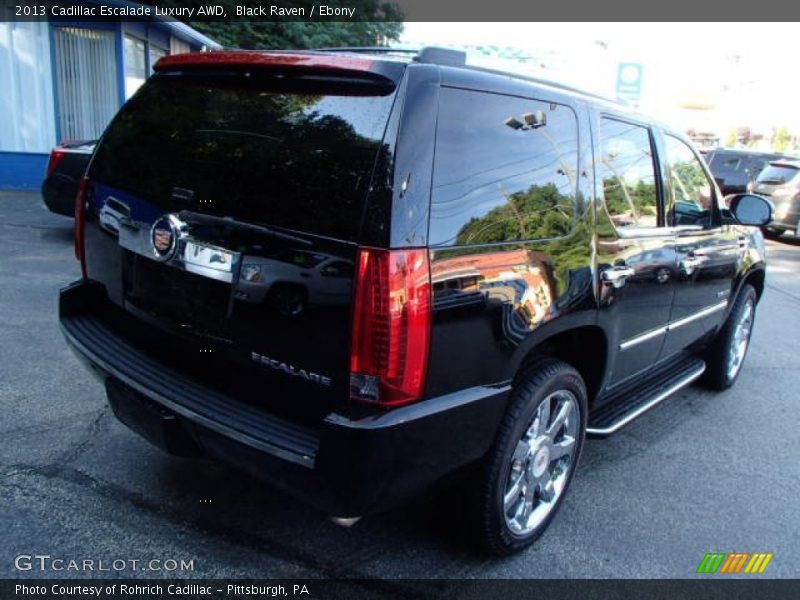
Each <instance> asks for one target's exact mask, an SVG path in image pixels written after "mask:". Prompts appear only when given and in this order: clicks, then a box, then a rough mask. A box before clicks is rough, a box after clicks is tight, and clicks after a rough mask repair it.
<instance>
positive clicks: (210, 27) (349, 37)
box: [149, 0, 403, 50]
mask: <svg viewBox="0 0 800 600" xmlns="http://www.w3.org/2000/svg"><path fill="white" fill-rule="evenodd" d="M149 4H153V5H158V6H175V7H191V8H195V9H197V8H198V7H200V6H205V5H207V4H208V2H206V1H205V0H189V1H188V2H187V1H186V0H159V1H157V2H149ZM215 4H218V5H221V6H223V7H225V9H226V11H227V14H228V17H229V19H230V18H231V16H232V15H235V14H236V6H237V5H239V6H247V7H258V6H263V3H261V2H256V1H253V0H218V1H217V2H216V3H215ZM311 4H312V3H311V2H307V1H298V0H287V1H286V2H282V3H281V7H283V8H292V7H304V8H305V9H306V14H309V10H310V7H311ZM325 4H326V5H327V6H330V7H334V8H335V7H339V6H347V7H348V8H354V9H355V11H356V12H355V17H356V18H357V19H359V20H358V21H312V20H308V19H307V18H306V19H305V20H298V21H275V22H273V21H233V20H226V21H202V20H196V19H195V20H190V21H186V22H187V23H188V24H189V25H191V26H192V27H194V28H195V29H197V30H198V31H200V32H201V33H204V34H206V35H207V36H209V37H211V38H213V39H214V40H216V41H217V42H219V43H220V44H222V45H223V46H225V47H230V48H243V49H248V50H269V49H289V48H291V49H297V50H302V49H308V48H326V47H336V46H384V45H387V44H388V43H389V42H392V41H397V40H398V39H399V38H400V34H401V33H402V32H403V24H402V20H403V13H402V11H401V10H400V9H399V8H398V7H397V6H396V5H395V4H393V3H391V2H386V1H382V0H326V2H325ZM195 12H196V11H195ZM233 18H235V17H233Z"/></svg>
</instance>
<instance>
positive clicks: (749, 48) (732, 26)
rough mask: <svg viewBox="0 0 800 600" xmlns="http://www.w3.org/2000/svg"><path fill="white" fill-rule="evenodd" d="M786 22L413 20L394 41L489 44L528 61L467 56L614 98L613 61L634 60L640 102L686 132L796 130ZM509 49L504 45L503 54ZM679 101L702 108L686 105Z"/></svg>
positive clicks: (799, 124) (792, 32)
mask: <svg viewBox="0 0 800 600" xmlns="http://www.w3.org/2000/svg"><path fill="white" fill-rule="evenodd" d="M797 38H798V31H797V25H796V24H793V23H419V22H409V23H406V24H405V31H404V33H403V36H402V38H401V42H400V45H405V46H409V47H418V46H420V45H441V46H453V47H459V46H489V45H495V46H500V47H503V48H506V47H508V48H513V49H515V50H518V51H522V54H523V55H526V54H527V55H529V56H530V60H528V61H527V63H526V64H523V63H519V62H508V61H501V60H498V59H491V58H485V57H483V56H482V55H481V54H480V53H478V52H472V51H471V52H470V53H469V56H468V61H469V62H471V63H473V64H481V65H484V66H490V67H495V68H501V69H507V70H512V69H516V70H519V71H521V72H527V73H529V74H535V75H539V76H541V77H544V78H547V79H552V80H555V81H561V82H563V83H567V84H569V85H572V86H574V87H578V88H581V89H585V90H587V91H591V92H595V93H599V94H602V95H605V96H610V97H614V96H615V93H616V82H617V67H618V65H619V64H620V63H638V64H641V65H642V79H641V81H642V92H641V100H640V105H639V108H640V109H641V110H642V111H644V112H647V113H650V114H653V115H654V116H656V117H658V118H661V119H664V120H665V121H668V122H671V123H673V124H674V125H675V126H678V127H682V128H684V129H686V128H688V127H694V128H698V129H700V130H703V128H705V129H708V130H717V131H718V133H720V134H722V135H724V134H725V132H726V131H728V130H730V129H731V128H733V127H744V126H749V127H751V128H753V129H755V130H759V131H761V130H766V131H769V130H770V129H771V128H772V127H779V126H781V125H786V126H788V127H789V128H790V130H792V131H793V132H794V133H795V134H800V110H798V109H797V106H796V100H795V99H796V98H798V97H800V96H798V93H800V77H797V76H796V75H795V74H794V72H793V71H794V69H793V68H792V67H793V66H794V64H795V58H794V55H795V53H796V50H795V48H796V45H797V43H796V40H797ZM506 53H508V51H506ZM687 106H693V107H701V108H702V109H698V108H694V109H688V108H686V107H687Z"/></svg>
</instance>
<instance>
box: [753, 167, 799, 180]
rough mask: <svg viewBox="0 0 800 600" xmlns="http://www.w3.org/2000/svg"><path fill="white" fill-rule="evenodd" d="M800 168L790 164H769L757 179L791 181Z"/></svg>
mask: <svg viewBox="0 0 800 600" xmlns="http://www.w3.org/2000/svg"><path fill="white" fill-rule="evenodd" d="M799 170H800V169H798V168H797V167H792V166H789V165H767V167H766V168H765V169H764V170H763V171H761V173H760V174H759V175H758V179H757V180H756V181H757V182H758V183H777V184H780V183H787V182H789V181H791V180H792V179H793V178H794V177H795V176H796V175H797V173H798V171H799Z"/></svg>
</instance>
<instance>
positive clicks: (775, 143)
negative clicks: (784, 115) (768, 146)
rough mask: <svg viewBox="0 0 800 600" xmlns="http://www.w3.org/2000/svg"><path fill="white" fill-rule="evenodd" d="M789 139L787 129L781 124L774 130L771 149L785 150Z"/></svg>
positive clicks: (790, 137)
mask: <svg viewBox="0 0 800 600" xmlns="http://www.w3.org/2000/svg"><path fill="white" fill-rule="evenodd" d="M791 141H792V136H791V135H790V134H789V129H788V128H787V127H786V126H785V125H783V126H782V127H780V128H779V129H778V131H777V132H775V138H774V139H773V140H772V149H773V150H774V151H775V152H786V151H787V150H788V149H789V144H790V143H791Z"/></svg>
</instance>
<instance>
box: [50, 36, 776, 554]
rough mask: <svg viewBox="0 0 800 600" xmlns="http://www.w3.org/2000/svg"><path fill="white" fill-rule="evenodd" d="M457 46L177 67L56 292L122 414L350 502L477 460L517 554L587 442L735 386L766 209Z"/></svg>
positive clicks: (485, 523) (680, 153)
mask: <svg viewBox="0 0 800 600" xmlns="http://www.w3.org/2000/svg"><path fill="white" fill-rule="evenodd" d="M463 58H464V57H463V55H462V54H459V53H457V52H451V51H443V50H437V49H425V50H423V51H421V52H420V53H419V54H417V55H414V56H407V57H406V56H398V55H396V54H393V53H391V52H386V53H382V54H381V53H378V52H372V53H365V52H358V51H342V50H338V51H313V52H241V51H240V52H227V51H220V52H209V53H202V54H187V55H180V56H171V57H168V58H165V59H162V60H161V61H160V62H159V63H158V64H157V65H156V74H155V75H154V76H153V77H151V78H150V79H149V81H148V82H147V83H146V84H145V85H144V86H143V87H142V88H141V89H140V91H139V92H138V93H137V94H136V95H135V96H134V97H133V98H132V99H131V100H130V101H128V103H127V104H126V105H125V106H124V107H123V108H122V110H121V111H120V112H119V114H118V115H117V116H116V117H115V119H114V120H113V122H112V123H111V124H110V126H109V127H108V129H107V131H106V132H105V134H104V135H103V137H102V139H101V140H100V142H99V144H98V147H97V149H96V151H95V153H94V156H93V158H92V162H91V164H90V166H89V169H88V172H87V175H86V177H85V178H84V179H83V181H82V183H81V187H80V192H79V194H78V199H77V202H76V219H75V222H76V253H77V256H78V258H79V259H80V261H81V266H82V271H83V277H82V279H81V280H80V281H77V282H75V283H74V284H72V285H71V286H69V287H67V288H65V289H64V290H62V291H61V296H60V319H61V326H62V329H63V331H64V334H65V336H66V338H67V341H68V342H69V344H70V345H71V346H72V348H73V349H74V350H75V351H76V353H77V355H78V356H79V357H81V358H82V359H84V360H85V362H86V363H87V364H88V366H89V367H90V368H91V369H92V370H93V371H95V372H96V373H97V375H98V376H99V377H100V379H101V380H102V381H103V382H104V385H105V387H106V390H107V394H108V399H109V402H110V404H111V406H112V408H113V410H114V412H115V414H116V415H117V416H118V417H119V419H120V420H121V421H122V422H124V423H125V424H126V425H128V426H129V427H130V428H131V429H133V430H134V431H136V432H138V433H139V434H141V435H142V436H143V437H145V438H147V439H148V440H150V441H151V442H153V443H155V444H157V445H159V446H160V447H162V448H164V449H165V450H166V451H168V452H171V453H174V454H179V455H188V456H210V457H215V458H218V459H222V460H226V461H229V462H231V463H233V464H236V465H239V466H241V467H244V468H247V469H249V470H251V471H253V472H255V473H258V474H259V475H261V476H263V477H265V478H267V479H268V480H270V481H272V482H273V483H274V484H275V485H277V486H278V487H280V488H282V489H284V490H286V491H287V492H289V493H291V494H294V495H296V496H297V497H299V498H301V499H304V500H305V501H307V502H308V503H310V504H312V505H314V506H316V507H317V508H319V509H320V510H322V511H326V512H327V513H328V514H330V515H332V516H336V517H358V516H361V515H365V514H369V513H372V512H374V511H378V510H381V509H385V508H387V507H391V506H394V505H397V504H398V503H401V502H403V501H405V500H407V499H409V498H410V497H412V496H414V495H416V494H418V493H420V492H421V491H423V490H426V489H428V488H430V487H431V486H433V485H434V484H436V483H437V482H440V481H442V480H444V479H448V480H449V479H451V478H448V477H446V476H448V475H450V474H453V473H459V474H460V475H461V476H460V477H453V478H452V479H454V480H458V481H459V482H461V484H462V485H464V488H463V490H464V491H463V493H462V494H461V496H460V497H461V498H462V499H463V500H464V502H465V503H466V505H468V506H467V508H468V510H469V511H470V512H469V513H468V514H469V515H471V518H470V519H469V520H468V524H469V526H470V527H472V529H473V530H474V532H475V533H476V535H477V536H478V538H479V539H480V540H481V541H482V542H483V543H484V544H485V545H486V546H487V547H488V548H489V549H491V550H493V551H495V552H498V553H508V552H511V551H513V550H516V549H518V548H521V547H523V546H525V545H526V544H528V543H530V542H531V541H532V540H534V539H535V538H536V537H538V536H539V535H540V534H541V533H542V532H543V530H544V529H545V528H546V527H547V525H548V523H549V522H550V521H551V519H552V518H553V516H554V514H555V513H556V511H557V509H558V507H559V505H560V504H561V502H562V501H563V499H564V495H565V493H566V490H567V487H568V486H569V483H570V480H571V478H572V475H573V474H574V471H575V468H576V465H577V462H578V458H579V456H580V453H581V447H582V445H583V440H584V438H585V436H587V435H590V436H592V435H593V436H599V437H602V436H606V435H609V434H611V433H613V432H614V431H616V430H618V429H619V428H620V427H622V426H624V425H625V424H627V423H628V422H630V421H631V420H633V419H634V418H636V417H637V416H638V415H640V414H642V413H643V412H645V411H646V410H647V409H649V408H650V407H652V406H654V405H655V404H657V403H658V402H660V401H661V400H663V399H664V398H666V397H667V396H669V395H670V394H672V393H673V392H675V391H676V390H678V389H680V388H682V387H684V386H686V385H688V384H690V383H691V382H693V381H695V380H697V379H702V381H703V382H704V383H705V384H706V385H707V386H710V387H711V388H715V389H724V388H727V387H729V386H730V385H732V384H733V383H734V381H735V380H736V377H737V376H738V374H739V372H740V369H741V366H742V361H743V360H744V357H745V353H746V351H747V347H748V341H749V337H750V332H751V330H752V326H753V320H754V314H755V308H756V304H757V302H758V300H759V297H760V296H761V293H762V291H763V289H764V273H765V270H764V269H765V263H764V247H763V240H762V237H761V233H760V232H759V230H758V228H757V227H748V226H760V225H763V224H765V223H767V222H769V220H770V217H771V206H770V204H769V203H768V202H767V201H766V200H764V199H762V198H760V197H757V196H751V195H744V194H743V195H739V196H735V197H729V198H727V199H726V200H727V203H726V202H723V199H722V198H721V197H720V193H719V191H718V189H717V187H716V185H715V183H714V180H713V178H712V177H711V175H710V174H709V172H708V170H707V168H706V167H705V165H704V163H703V161H702V160H700V159H699V158H698V155H697V154H696V152H695V151H694V150H693V149H692V147H691V146H690V145H689V143H687V141H686V139H685V138H684V137H683V136H682V135H680V134H678V133H676V132H675V131H673V130H671V129H669V128H667V127H664V126H661V125H659V124H656V123H654V122H653V121H651V120H647V119H645V118H644V117H642V116H639V115H637V114H633V113H631V112H629V111H628V110H626V109H625V108H624V107H621V106H619V105H617V104H614V103H611V102H607V101H605V100H603V99H601V98H597V97H594V96H591V95H587V94H582V93H580V92H577V91H575V90H572V89H569V88H566V87H563V86H557V85H553V84H548V83H545V82H541V81H535V80H529V79H524V78H520V77H516V76H512V75H508V74H503V73H496V72H490V71H485V70H480V69H475V68H469V67H466V66H465V65H464V60H463ZM465 482H468V484H467V483H465Z"/></svg>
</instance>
